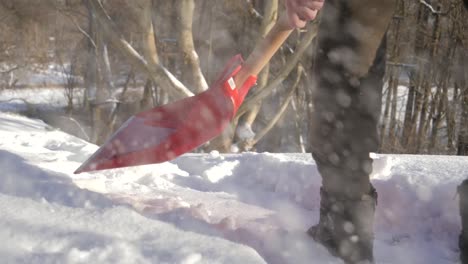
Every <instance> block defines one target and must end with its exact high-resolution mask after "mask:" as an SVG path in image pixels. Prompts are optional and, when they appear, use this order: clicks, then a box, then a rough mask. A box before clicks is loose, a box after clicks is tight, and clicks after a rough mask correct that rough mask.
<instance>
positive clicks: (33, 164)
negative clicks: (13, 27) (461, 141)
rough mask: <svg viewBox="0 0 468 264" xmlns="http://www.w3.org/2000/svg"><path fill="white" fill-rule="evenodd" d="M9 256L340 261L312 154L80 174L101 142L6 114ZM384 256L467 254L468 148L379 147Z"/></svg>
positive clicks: (188, 158)
mask: <svg viewBox="0 0 468 264" xmlns="http://www.w3.org/2000/svg"><path fill="white" fill-rule="evenodd" d="M0 138H1V141H0V168H1V174H0V175H1V176H0V226H2V228H1V229H0V240H1V241H4V243H3V247H1V248H0V259H1V260H2V263H180V264H192V263H294V264H296V263H331V264H335V263H342V262H341V261H339V260H338V259H336V258H334V257H332V256H330V255H329V254H328V252H327V251H326V250H325V249H324V248H323V247H321V246H320V245H319V244H317V243H315V242H313V241H312V239H310V238H309V237H307V236H306V235H305V233H304V231H305V230H306V229H307V228H308V227H309V226H310V225H312V224H314V223H316V222H317V219H318V215H319V188H320V183H321V180H320V176H319V174H318V172H317V169H316V165H315V162H314V161H313V160H312V158H311V156H310V154H272V153H242V154H227V155H223V154H219V153H218V152H212V153H210V154H186V155H184V156H182V157H179V158H178V159H176V160H174V161H171V162H166V163H162V164H155V165H147V166H139V167H131V168H125V169H115V170H107V171H101V172H95V173H84V174H79V175H74V174H73V171H74V170H75V169H76V168H77V167H78V166H79V165H80V164H81V162H83V161H84V160H85V159H86V158H88V157H89V156H90V155H91V154H92V153H93V152H94V151H95V150H96V149H97V146H95V145H92V144H89V143H87V142H85V141H83V140H81V139H78V138H76V137H73V136H70V135H68V134H65V133H63V132H61V131H59V130H55V129H52V128H51V127H49V126H48V125H46V124H45V123H43V122H42V121H39V120H33V119H28V118H25V117H22V116H19V115H16V114H11V113H0ZM372 157H373V158H374V160H375V162H374V172H373V175H372V181H373V184H374V185H375V187H376V188H377V190H378V192H379V204H378V207H377V213H376V225H375V229H376V240H375V254H376V259H377V263H382V264H384V263H388V264H390V263H395V264H396V263H408V264H409V263H412V264H418V263H420V264H423V263H424V264H427V263H434V264H444V263H458V247H457V237H458V234H459V232H460V219H459V214H458V206H457V204H458V201H457V193H456V187H457V185H458V184H459V183H461V182H462V181H463V180H464V179H465V178H468V159H467V158H466V157H455V156H417V155H415V156H411V155H378V154H373V156H372Z"/></svg>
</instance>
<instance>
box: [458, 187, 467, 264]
mask: <svg viewBox="0 0 468 264" xmlns="http://www.w3.org/2000/svg"><path fill="white" fill-rule="evenodd" d="M457 191H458V197H459V202H458V203H459V210H460V217H461V224H462V230H461V233H460V236H459V237H458V247H459V248H460V260H461V263H462V264H468V179H467V180H464V181H463V182H462V183H461V184H460V185H459V186H458V188H457Z"/></svg>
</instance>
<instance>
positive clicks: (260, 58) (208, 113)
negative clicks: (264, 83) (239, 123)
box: [75, 16, 292, 173]
mask: <svg viewBox="0 0 468 264" xmlns="http://www.w3.org/2000/svg"><path fill="white" fill-rule="evenodd" d="M291 31H292V29H291V27H290V26H289V24H288V21H287V17H286V16H281V17H280V18H279V19H278V21H277V22H276V24H275V25H274V26H273V28H272V29H271V30H270V32H269V33H268V34H267V36H266V37H265V38H264V39H263V40H262V41H260V42H259V44H258V45H257V46H256V47H255V49H254V51H253V52H252V53H251V54H250V56H249V57H248V58H247V60H246V61H245V62H243V60H242V58H241V56H240V55H237V56H235V57H234V58H232V59H231V60H230V61H229V62H228V64H227V65H226V67H225V69H224V71H223V72H222V73H221V74H220V75H219V77H218V79H217V80H216V81H215V82H214V83H213V84H212V85H211V86H210V88H209V89H208V90H206V91H205V92H202V93H200V94H197V95H195V96H192V97H188V98H184V99H181V100H179V101H175V102H173V103H169V104H166V105H163V106H159V107H155V108H153V109H151V110H148V111H144V112H141V113H139V114H136V115H134V116H132V117H131V118H130V119H129V120H127V122H125V124H123V125H122V127H120V128H119V130H117V131H116V132H115V133H114V134H113V135H112V136H111V137H110V139H108V141H107V142H106V143H104V145H102V146H101V147H100V148H99V149H98V150H97V151H96V152H95V153H94V154H93V155H92V156H91V157H90V158H89V159H88V160H87V161H85V162H84V163H83V164H82V165H81V166H80V167H79V168H78V169H77V170H76V171H75V173H81V172H89V171H96V170H104V169H113V168H120V167H128V166H136V165H144V164H152V163H161V162H165V161H169V160H172V159H174V158H176V157H178V156H180V155H182V154H184V153H186V152H188V151H191V150H193V149H195V148H196V147H198V146H200V145H202V144H204V143H205V142H207V141H209V140H211V139H213V138H214V137H216V136H218V135H220V134H221V133H222V132H223V130H224V128H225V127H226V126H227V125H228V124H229V122H230V121H231V119H232V118H233V117H234V116H235V114H236V112H237V109H238V108H239V106H240V105H241V104H242V102H243V100H244V98H245V96H246V94H247V92H248V91H249V89H250V88H251V87H252V86H253V85H254V84H255V81H256V75H257V74H258V73H259V72H260V71H261V70H262V68H263V67H264V66H265V65H266V64H267V63H268V61H269V60H270V59H271V57H272V56H273V55H274V54H275V52H276V51H277V50H278V48H279V47H280V46H281V45H282V44H283V42H284V41H285V40H286V39H287V38H288V36H289V34H290V33H291Z"/></svg>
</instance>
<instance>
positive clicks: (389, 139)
mask: <svg viewBox="0 0 468 264" xmlns="http://www.w3.org/2000/svg"><path fill="white" fill-rule="evenodd" d="M281 5H282V4H281V2H280V3H279V2H278V1H277V0H268V1H264V0H238V1H229V0H223V1H219V0H218V1H216V0H197V1H194V0H174V1H164V0H133V1H123V0H112V1H106V0H36V1H30V0H1V1H0V95H1V94H2V93H3V94H6V93H8V96H0V98H2V99H0V100H1V103H2V104H1V105H3V107H4V108H5V107H7V105H8V104H10V105H11V104H14V105H15V107H14V109H18V108H17V105H18V104H21V105H24V108H23V111H22V112H23V113H24V114H26V115H28V116H30V117H35V118H40V119H43V120H44V121H45V122H47V123H49V124H50V125H52V126H55V127H58V128H60V129H62V130H64V131H66V132H68V133H70V134H73V135H76V136H78V137H81V138H83V139H86V140H88V141H90V142H93V143H96V144H100V143H102V142H103V141H104V140H105V139H106V138H107V137H108V136H109V135H110V134H111V133H112V132H113V131H115V130H116V129H117V128H118V127H119V126H120V124H121V123H122V122H123V121H125V120H126V118H128V117H129V116H131V115H132V114H134V113H136V112H139V111H142V110H145V109H148V108H151V107H153V106H156V105H161V104H164V103H167V102H170V101H173V100H176V99H179V98H182V97H185V96H190V95H193V94H196V93H199V92H201V91H203V90H205V89H207V87H208V86H209V84H210V83H211V82H212V81H213V80H214V78H216V76H217V73H218V72H219V71H220V69H222V67H223V66H224V63H226V62H227V61H228V59H229V58H230V57H232V56H234V55H235V54H238V53H241V54H242V55H243V56H244V57H247V56H248V54H249V53H250V51H251V50H252V49H253V47H254V45H255V43H256V42H257V41H258V39H259V37H261V36H262V34H265V32H267V31H268V29H269V27H271V26H272V25H273V24H274V19H275V17H276V15H277V12H278V9H281V8H282V7H281ZM467 14H468V12H467V11H466V10H465V9H464V7H463V3H462V1H460V0H439V1H436V0H433V1H429V0H426V1H424V0H419V1H418V0H410V1H403V0H399V1H398V8H397V11H396V13H395V15H394V17H393V20H392V23H391V25H390V28H389V32H388V49H387V57H388V60H387V74H386V76H385V78H386V82H385V83H386V85H385V87H384V94H383V102H384V104H383V108H382V122H381V126H380V128H379V129H380V132H381V147H380V152H381V153H410V154H416V153H421V154H449V155H454V154H457V155H467V154H468V71H467V67H468V52H467V51H468V15H467ZM315 33H316V25H314V24H312V23H311V24H310V25H309V26H308V27H307V28H305V29H303V30H296V31H295V32H294V33H293V35H292V36H291V37H290V38H289V39H288V41H287V43H286V44H285V45H284V46H283V48H282V49H281V50H280V51H279V52H278V54H277V55H276V56H275V57H274V58H273V60H272V61H271V63H270V64H269V66H268V67H267V69H266V70H265V71H264V72H262V73H261V75H260V76H259V80H258V84H257V86H256V87H255V88H254V89H253V91H252V92H251V94H250V95H249V97H248V98H247V99H246V102H245V104H244V106H243V107H242V108H241V109H240V112H239V114H238V118H237V119H236V120H235V122H233V125H232V126H233V128H234V127H235V129H233V130H232V131H236V135H231V136H230V137H229V142H225V141H222V140H219V139H215V140H213V141H212V142H211V144H209V145H206V146H203V150H210V149H218V150H221V151H223V152H229V151H232V150H240V151H242V150H257V151H268V152H310V151H309V150H308V149H307V146H308V143H307V134H308V120H309V115H310V113H311V111H313V105H312V104H311V103H310V102H311V98H310V91H311V89H310V83H311V80H312V79H313V78H314V76H312V75H311V72H310V64H311V61H312V56H313V53H312V51H313V47H312V45H313V44H314V41H313V39H314V36H315ZM44 88H54V89H62V90H63V93H64V94H65V96H66V97H67V99H68V100H67V101H68V105H66V106H54V105H53V102H52V99H51V104H50V105H43V104H35V103H34V102H30V101H28V100H25V99H24V98H21V93H20V92H19V93H15V92H14V91H21V90H25V89H29V91H30V90H31V89H32V90H33V91H35V92H36V93H38V94H39V93H40V91H41V89H44ZM11 95H13V96H11ZM234 146H235V148H233V147H234Z"/></svg>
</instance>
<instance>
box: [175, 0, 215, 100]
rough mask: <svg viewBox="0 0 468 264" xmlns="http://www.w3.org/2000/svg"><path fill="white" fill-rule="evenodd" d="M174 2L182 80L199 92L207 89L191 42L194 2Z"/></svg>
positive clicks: (191, 0) (185, 0)
mask: <svg viewBox="0 0 468 264" xmlns="http://www.w3.org/2000/svg"><path fill="white" fill-rule="evenodd" d="M176 3H177V4H176V5H177V6H178V8H177V10H178V13H179V29H178V32H179V45H180V47H181V49H182V53H183V62H184V67H183V69H182V76H183V77H182V80H184V81H186V83H187V84H189V85H188V86H189V87H194V88H193V91H194V92H195V93H200V92H203V91H205V90H207V89H208V83H207V82H206V80H205V76H204V75H203V73H202V70H201V67H200V59H199V57H198V54H197V51H196V50H195V44H194V42H193V32H192V31H193V30H192V23H193V11H194V9H195V2H194V0H177V1H176Z"/></svg>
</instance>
